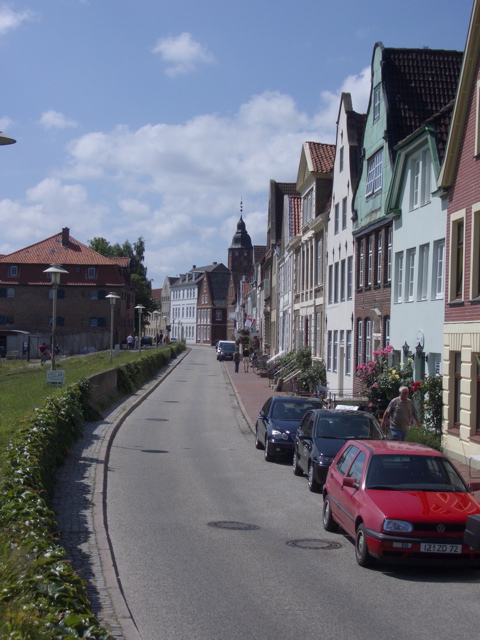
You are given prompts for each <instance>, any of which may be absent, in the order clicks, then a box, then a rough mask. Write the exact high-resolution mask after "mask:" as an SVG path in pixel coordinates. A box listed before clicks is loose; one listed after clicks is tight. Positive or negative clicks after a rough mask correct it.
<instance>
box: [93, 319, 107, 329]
mask: <svg viewBox="0 0 480 640" xmlns="http://www.w3.org/2000/svg"><path fill="white" fill-rule="evenodd" d="M106 324H107V323H106V321H105V318H90V326H91V327H105V326H106Z"/></svg>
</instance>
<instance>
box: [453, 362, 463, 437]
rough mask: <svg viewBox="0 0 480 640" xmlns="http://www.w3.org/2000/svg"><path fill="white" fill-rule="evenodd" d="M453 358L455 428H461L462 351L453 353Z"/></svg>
mask: <svg viewBox="0 0 480 640" xmlns="http://www.w3.org/2000/svg"><path fill="white" fill-rule="evenodd" d="M451 355H452V357H453V423H454V427H455V428H456V429H458V428H459V427H460V393H461V391H460V386H461V382H462V354H461V353H460V351H454V352H452V354H451Z"/></svg>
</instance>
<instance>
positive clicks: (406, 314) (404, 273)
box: [387, 101, 453, 380]
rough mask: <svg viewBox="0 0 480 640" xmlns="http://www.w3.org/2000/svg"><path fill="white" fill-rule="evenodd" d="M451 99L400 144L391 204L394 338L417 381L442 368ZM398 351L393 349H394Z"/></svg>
mask: <svg viewBox="0 0 480 640" xmlns="http://www.w3.org/2000/svg"><path fill="white" fill-rule="evenodd" d="M452 112H453V101H452V102H450V103H449V104H448V105H446V107H445V108H444V109H442V110H441V111H440V113H438V114H435V115H434V116H433V117H432V118H430V119H429V120H427V122H426V123H425V124H424V125H422V127H420V128H419V129H417V130H416V131H415V132H414V133H412V135H410V136H408V138H406V139H405V140H403V141H402V142H400V143H399V144H398V145H397V147H396V151H397V156H396V161H395V168H394V172H393V178H392V183H391V187H390V193H389V196H388V202H387V214H388V215H389V217H391V218H392V220H393V248H392V251H393V262H394V265H395V268H394V270H393V279H392V300H391V303H392V304H391V312H390V319H391V322H390V336H389V338H390V341H391V344H392V345H395V348H396V355H395V358H396V360H397V361H398V362H401V361H403V362H404V361H405V360H406V358H409V357H411V358H412V359H413V370H414V379H415V380H421V379H422V378H423V376H424V375H440V374H441V371H442V352H443V323H444V304H445V303H444V294H445V231H446V222H447V211H446V209H447V207H446V201H445V198H439V197H436V196H435V195H434V194H435V193H436V191H437V179H438V175H439V173H440V167H441V164H442V162H443V156H444V152H445V145H446V141H447V136H448V130H449V124H450V120H451V115H452ZM394 353H395V352H394Z"/></svg>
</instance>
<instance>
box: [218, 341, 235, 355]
mask: <svg viewBox="0 0 480 640" xmlns="http://www.w3.org/2000/svg"><path fill="white" fill-rule="evenodd" d="M236 348H237V345H236V343H235V341H233V340H219V341H218V343H217V360H233V354H234V353H235V349H236Z"/></svg>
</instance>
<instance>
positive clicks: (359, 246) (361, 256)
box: [357, 240, 363, 289]
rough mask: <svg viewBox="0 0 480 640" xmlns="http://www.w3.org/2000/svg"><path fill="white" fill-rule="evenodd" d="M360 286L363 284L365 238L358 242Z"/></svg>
mask: <svg viewBox="0 0 480 640" xmlns="http://www.w3.org/2000/svg"><path fill="white" fill-rule="evenodd" d="M357 286H358V288H359V289H360V288H361V287H362V286H363V240H360V242H359V243H358V285H357Z"/></svg>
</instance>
